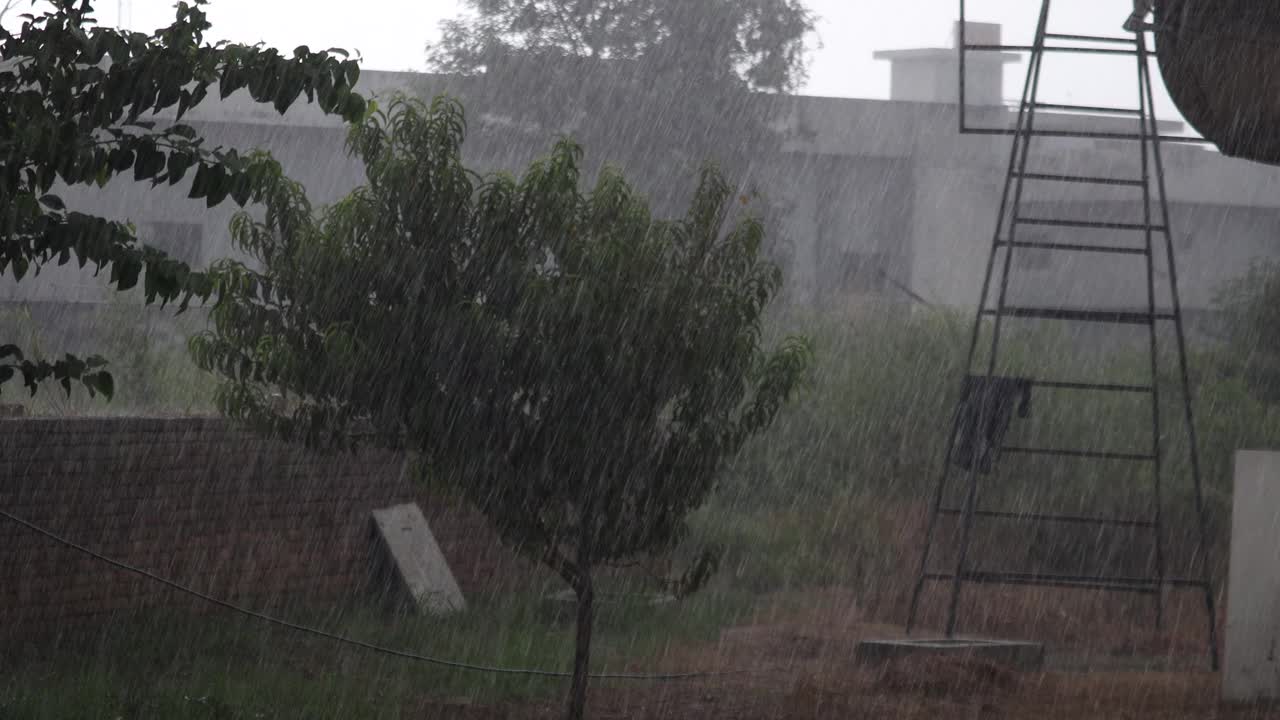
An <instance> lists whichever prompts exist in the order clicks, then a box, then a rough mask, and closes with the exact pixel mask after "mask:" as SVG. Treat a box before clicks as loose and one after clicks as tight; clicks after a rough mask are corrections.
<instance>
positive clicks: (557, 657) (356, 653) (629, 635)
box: [0, 587, 751, 720]
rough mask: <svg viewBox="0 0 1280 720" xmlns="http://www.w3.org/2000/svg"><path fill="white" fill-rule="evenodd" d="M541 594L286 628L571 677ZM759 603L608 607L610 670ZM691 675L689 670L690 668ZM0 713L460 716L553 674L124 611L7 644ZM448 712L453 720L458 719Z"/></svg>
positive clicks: (343, 613) (697, 640) (346, 609)
mask: <svg viewBox="0 0 1280 720" xmlns="http://www.w3.org/2000/svg"><path fill="white" fill-rule="evenodd" d="M538 589H540V588H536V587H535V588H530V591H529V592H527V593H503V594H502V595H500V596H488V595H476V596H472V597H468V599H467V600H468V609H467V610H466V611H464V612H461V613H455V614H451V615H449V616H447V617H436V616H427V615H416V614H395V615H389V614H388V613H387V612H386V611H385V609H383V608H382V607H379V606H372V605H366V604H351V605H339V606H337V607H335V606H334V604H333V603H328V602H327V603H323V604H320V603H316V604H314V605H311V606H299V605H295V604H294V603H289V604H288V608H287V610H285V611H284V614H285V615H286V616H287V617H288V618H289V619H291V620H294V621H297V622H299V623H302V624H307V625H312V626H315V627H320V628H322V629H325V630H328V631H330V632H334V633H338V634H342V635H345V636H347V637H352V638H358V639H361V640H365V641H367V642H371V643H375V644H379V645H383V646H386V647H392V648H402V649H406V650H408V649H412V650H413V651H414V652H418V653H422V654H426V655H431V656H435V657H442V658H451V659H457V660H461V661H464V662H470V663H475V664H478V665H498V666H503V667H513V668H521V667H523V668H544V669H548V670H554V671H563V670H566V669H567V668H566V663H565V662H564V658H565V654H566V650H568V649H570V647H571V642H570V639H569V638H567V637H566V635H565V632H564V627H563V624H561V623H558V622H556V621H555V620H554V619H553V618H552V617H550V613H547V612H545V611H544V610H543V605H544V603H545V597H544V596H543V595H541V594H539V593H538V592H536V591H537V590H538ZM750 601H751V599H750V598H747V597H745V596H743V595H741V594H731V593H718V592H708V593H705V594H703V595H700V596H698V597H696V598H691V599H690V600H689V601H687V602H684V603H680V604H679V605H675V604H668V605H665V606H660V607H654V606H651V605H647V604H644V603H638V602H637V603H617V604H610V606H609V607H608V609H607V610H606V609H605V608H602V610H601V614H600V618H599V628H600V637H599V646H598V649H599V660H600V664H601V666H602V667H603V668H605V670H606V671H620V672H625V671H626V669H627V668H632V667H666V668H670V669H675V670H680V669H683V668H682V667H680V666H675V667H673V666H672V664H671V663H672V662H673V661H671V660H670V659H667V656H668V655H669V651H670V648H671V646H672V645H673V644H674V645H678V646H690V647H697V646H699V645H702V644H704V643H713V642H715V640H716V637H717V636H718V634H719V632H720V631H721V630H722V629H723V628H725V627H726V626H730V625H732V624H733V623H734V622H735V621H737V620H738V618H739V617H741V616H742V615H745V614H746V610H747V609H748V607H749V603H750ZM686 667H687V666H686ZM0 668H2V669H3V672H2V673H0V717H4V718H5V720H67V719H68V718H85V719H86V720H87V719H90V718H117V717H120V718H184V719H186V718H190V719H192V720H222V719H224V718H225V719H228V720H229V719H230V718H237V719H240V718H311V719H313V720H321V719H325V720H366V719H367V720H375V719H376V720H385V719H387V718H399V717H404V716H405V715H406V714H409V715H410V716H414V717H422V716H426V717H446V718H451V717H456V716H457V714H458V713H461V714H462V716H463V717H466V716H467V715H469V714H471V713H470V712H468V711H466V709H464V708H459V707H458V705H459V703H467V704H473V705H474V706H476V707H484V706H487V705H490V704H493V705H506V704H514V703H516V702H520V701H523V703H525V704H532V703H537V704H539V705H542V704H544V703H545V701H546V700H548V699H550V698H552V697H554V695H555V694H556V693H557V692H558V689H559V687H560V685H561V683H560V682H559V681H558V679H555V678H550V679H548V678H541V677H530V676H519V675H497V674H493V673H479V672H465V671H457V670H452V669H449V668H441V667H437V666H432V665H426V664H424V663H419V662H413V661H409V660H405V659H403V658H394V657H385V656H382V655H377V654H373V653H369V652H365V651H362V650H357V649H352V648H349V647H344V646H341V645H337V644H334V643H332V642H330V641H328V640H325V639H322V638H315V637H311V636H308V635H304V634H299V633H297V632H293V631H290V630H287V629H283V628H279V627H274V626H269V625H263V624H262V623H261V622H260V621H258V620H253V619H249V618H242V617H240V616H236V615H230V614H224V613H207V614H200V615H198V616H195V617H193V616H192V615H191V613H190V611H189V610H185V609H183V610H177V611H171V610H164V609H157V608H150V609H148V610H146V611H145V612H137V613H130V612H118V613H117V616H116V618H115V621H114V622H111V623H102V624H93V623H90V624H87V625H82V626H73V627H69V628H66V629H64V630H63V632H62V633H60V637H59V638H58V639H57V640H50V641H48V642H27V643H16V644H10V646H8V647H6V653H5V655H4V657H3V658H0ZM450 711H452V712H450Z"/></svg>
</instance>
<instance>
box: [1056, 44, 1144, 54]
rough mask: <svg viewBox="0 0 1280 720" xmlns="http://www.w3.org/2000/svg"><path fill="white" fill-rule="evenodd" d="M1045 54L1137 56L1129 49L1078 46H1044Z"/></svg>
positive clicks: (1135, 52)
mask: <svg viewBox="0 0 1280 720" xmlns="http://www.w3.org/2000/svg"><path fill="white" fill-rule="evenodd" d="M1044 51H1045V52H1060V53H1080V54H1082V55H1137V54H1138V51H1137V50H1132V49H1129V48H1099V47H1081V46H1079V45H1045V46H1044Z"/></svg>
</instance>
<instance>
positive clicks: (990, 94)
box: [872, 22, 1022, 106]
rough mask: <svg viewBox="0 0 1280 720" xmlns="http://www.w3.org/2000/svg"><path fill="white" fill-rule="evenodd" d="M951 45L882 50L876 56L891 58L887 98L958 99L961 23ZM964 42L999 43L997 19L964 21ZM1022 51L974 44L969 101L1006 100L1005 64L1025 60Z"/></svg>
mask: <svg viewBox="0 0 1280 720" xmlns="http://www.w3.org/2000/svg"><path fill="white" fill-rule="evenodd" d="M953 33H954V43H953V45H952V46H951V47H950V48H920V49H916V50H881V51H879V52H876V53H873V54H872V57H874V58H875V59H877V60H888V61H889V64H890V73H891V74H890V82H889V99H890V100H902V101H906V102H928V103H955V102H957V100H958V99H959V92H960V90H959V82H960V68H959V62H960V58H959V51H958V50H956V48H957V47H959V45H960V23H959V22H957V23H956V24H955V28H954V30H953ZM965 36H966V37H965V42H967V43H968V44H970V45H999V44H1000V24H999V23H977V22H969V23H965ZM1021 60H1022V56H1021V55H1019V54H1018V53H1003V52H993V51H987V50H982V51H977V50H971V51H969V52H968V54H967V55H966V56H965V76H966V80H965V104H966V105H988V106H990V105H1003V104H1004V66H1005V65H1006V64H1007V63H1014V62H1021Z"/></svg>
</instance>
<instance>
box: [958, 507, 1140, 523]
mask: <svg viewBox="0 0 1280 720" xmlns="http://www.w3.org/2000/svg"><path fill="white" fill-rule="evenodd" d="M938 512H939V513H941V514H943V515H959V514H961V510H960V509H959V508H940V509H939V510H938ZM973 514H974V516H976V517H989V518H1000V519H1004V520H1023V521H1027V522H1056V523H1065V524H1071V525H1111V526H1114V527H1138V528H1154V527H1155V526H1156V524H1155V523H1154V522H1151V521H1150V520H1123V519H1118V518H1100V517H1088V516H1085V515H1052V514H1046V513H1020V512H1001V511H997V510H975V511H974V513H973Z"/></svg>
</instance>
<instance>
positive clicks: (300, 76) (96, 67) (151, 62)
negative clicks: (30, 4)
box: [0, 0, 365, 396]
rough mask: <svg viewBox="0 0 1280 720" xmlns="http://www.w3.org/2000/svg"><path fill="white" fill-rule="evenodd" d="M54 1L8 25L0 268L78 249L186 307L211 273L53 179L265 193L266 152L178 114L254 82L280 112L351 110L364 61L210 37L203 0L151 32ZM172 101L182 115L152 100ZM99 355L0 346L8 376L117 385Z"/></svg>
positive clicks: (1, 49) (1, 98)
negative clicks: (210, 135)
mask: <svg viewBox="0 0 1280 720" xmlns="http://www.w3.org/2000/svg"><path fill="white" fill-rule="evenodd" d="M47 4H48V5H50V6H51V9H50V10H48V11H46V12H43V13H41V14H40V15H38V16H37V15H32V14H26V15H23V16H22V20H23V23H22V27H21V29H20V30H19V31H18V32H17V33H16V34H15V33H12V32H10V31H9V30H7V29H3V28H0V237H2V238H3V242H2V244H0V273H11V274H12V276H13V277H14V278H15V279H16V280H18V281H21V280H22V279H23V278H24V277H27V276H28V275H34V274H36V273H39V272H40V270H41V268H42V267H45V266H48V265H51V264H58V265H64V264H66V263H68V262H71V261H73V260H74V261H75V262H76V263H77V264H78V265H79V266H80V267H81V268H84V267H85V266H93V270H94V272H95V273H97V272H100V271H102V270H104V269H105V270H108V271H109V276H108V282H109V285H110V286H111V287H114V288H115V289H117V290H128V289H130V288H133V287H135V286H136V285H137V284H138V282H139V281H141V282H142V284H143V287H144V290H145V297H146V301H147V302H148V303H150V302H156V301H158V302H160V303H168V302H177V303H178V305H179V310H182V309H185V308H186V307H187V305H188V303H189V302H191V300H192V299H195V298H201V299H207V298H208V297H209V296H210V294H211V293H212V292H214V290H215V288H214V286H213V284H212V282H211V281H210V279H209V278H208V277H206V276H205V275H203V274H201V273H196V272H193V271H192V270H191V269H190V268H188V267H187V266H186V265H185V264H183V263H180V262H177V261H175V260H173V259H171V258H169V257H167V256H166V255H165V254H164V253H162V252H160V251H158V250H156V249H154V248H150V247H145V246H142V245H141V244H139V243H138V241H137V239H136V237H135V236H134V232H133V229H132V228H131V227H130V226H129V225H128V224H127V223H123V222H116V221H111V220H107V219H105V218H102V217H97V216H94V215H90V214H85V213H81V212H76V211H74V210H71V209H68V208H67V207H66V205H65V203H64V202H63V201H62V200H61V199H60V198H59V197H58V196H57V195H56V194H53V191H55V190H56V189H57V187H66V186H74V185H98V186H103V185H106V184H107V183H108V182H109V181H111V180H112V179H113V178H116V177H118V176H130V175H131V177H132V180H134V181H137V182H143V181H149V182H151V183H152V184H153V185H159V184H161V183H168V184H170V185H174V184H177V183H179V182H181V181H182V180H183V178H186V177H191V179H192V184H191V189H190V193H189V194H190V196H191V197H193V198H203V199H205V200H206V203H207V205H208V206H209V207H213V206H214V205H217V204H219V203H221V202H223V201H224V200H225V199H227V198H228V197H230V198H231V199H232V200H233V201H234V202H236V203H237V204H239V205H242V206H243V205H245V204H246V203H248V202H251V201H261V200H263V188H264V187H268V186H273V185H271V184H269V183H264V182H263V180H264V179H266V178H270V177H273V176H278V175H279V174H280V168H279V166H278V165H277V164H276V163H275V162H274V161H273V160H271V158H270V157H268V156H267V155H265V154H261V153H253V154H249V155H242V154H240V153H238V152H237V151H236V150H235V149H224V148H208V147H205V146H204V144H203V142H202V140H201V138H199V137H198V136H197V133H196V131H195V130H194V129H193V128H192V127H191V126H189V125H184V124H182V123H181V120H182V117H183V115H184V114H185V113H186V112H187V110H189V109H190V108H192V107H194V106H196V105H197V104H199V103H200V102H201V101H203V100H204V99H205V98H206V97H207V96H208V94H209V92H210V91H211V90H212V91H214V92H216V93H217V94H218V95H220V96H221V97H226V96H227V95H229V94H231V93H233V92H235V91H237V90H240V89H242V88H243V89H247V90H248V92H249V94H250V96H251V97H252V98H253V99H254V100H255V101H257V102H261V103H270V104H271V105H272V106H273V107H274V108H275V109H276V110H277V111H279V112H281V113H283V112H284V111H285V110H287V109H288V108H289V107H290V106H291V105H292V104H293V103H294V102H295V101H296V100H297V99H298V98H299V97H300V96H301V95H303V94H305V95H306V96H307V99H308V100H314V101H316V102H317V103H318V104H319V106H320V107H321V108H322V109H324V110H325V111H326V112H330V113H337V114H340V115H342V116H343V117H345V118H347V119H349V120H359V119H360V118H362V117H363V116H364V113H365V102H364V100H363V99H362V98H361V97H360V96H359V95H357V94H356V93H354V92H352V90H351V88H352V86H353V85H354V84H355V82H356V79H357V77H358V73H359V68H358V66H357V64H356V62H355V61H354V60H350V59H346V53H345V52H343V51H341V50H336V49H335V50H330V51H327V52H320V53H316V52H311V51H310V50H309V49H308V48H306V47H305V46H304V47H299V48H298V49H296V50H295V51H294V52H293V54H292V56H283V55H281V54H280V53H279V52H278V51H276V50H274V49H270V48H263V47H261V46H246V45H236V44H228V43H218V44H216V45H209V44H207V43H205V42H204V33H205V32H206V31H207V30H208V29H209V27H210V25H209V22H208V20H207V18H206V16H205V14H204V12H203V11H202V10H201V9H200V5H202V4H204V0H195V2H194V4H188V3H186V2H179V3H178V4H177V10H176V17H175V20H174V22H173V24H172V25H170V26H168V27H166V28H161V29H159V30H157V31H156V32H155V33H153V34H150V35H148V34H144V33H136V32H124V31H119V30H113V29H105V28H100V27H97V26H96V24H95V20H94V16H93V7H92V3H91V1H90V0H50V1H49V2H48V3H47ZM171 108H172V109H174V111H175V112H174V113H173V119H172V120H169V119H161V118H160V117H158V116H156V115H155V113H161V112H163V111H167V110H169V109H171ZM105 364H106V360H104V359H103V358H101V357H97V356H94V357H90V358H88V359H80V358H78V357H75V356H72V355H66V356H65V357H64V359H62V360H59V361H56V362H49V361H46V360H29V359H27V358H26V357H25V356H24V354H23V352H22V350H21V348H19V347H18V346H17V345H13V344H5V345H2V346H0V385H2V384H3V383H5V382H8V381H9V380H11V379H13V378H15V377H16V376H18V375H21V377H22V379H23V382H24V384H25V385H26V386H27V387H28V388H29V389H30V390H31V391H32V392H35V390H36V388H37V386H38V385H39V383H40V382H42V381H44V380H48V379H50V378H52V379H56V380H57V381H59V382H60V383H61V384H62V385H63V387H64V388H65V389H66V391H67V392H70V391H71V387H72V383H73V382H81V383H83V384H84V385H85V386H86V387H87V388H88V389H89V391H90V393H94V392H102V393H104V394H106V395H108V396H109V395H111V393H112V391H113V389H114V382H113V380H112V377H111V375H110V374H109V373H107V372H106V371H105V370H104V369H103V367H104V366H105Z"/></svg>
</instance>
